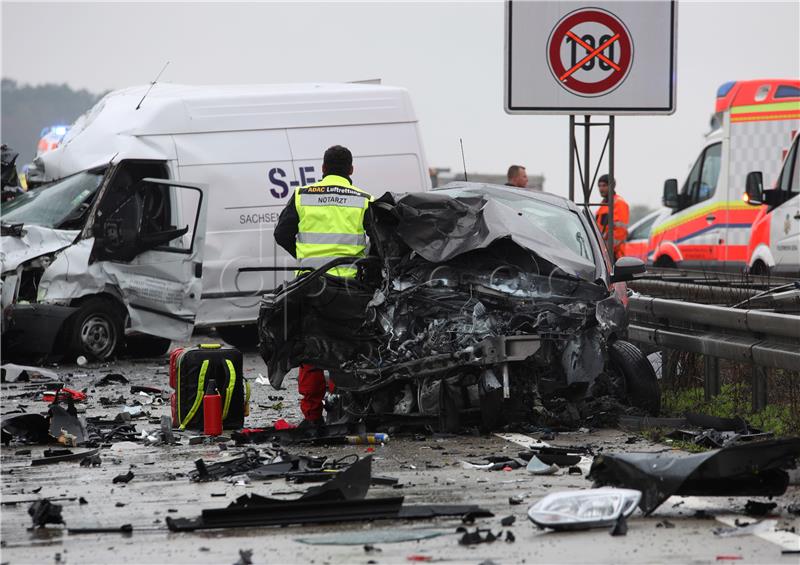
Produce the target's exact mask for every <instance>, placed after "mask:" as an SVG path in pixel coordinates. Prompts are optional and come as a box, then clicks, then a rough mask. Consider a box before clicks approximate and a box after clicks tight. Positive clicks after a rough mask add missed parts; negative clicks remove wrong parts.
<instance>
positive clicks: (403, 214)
mask: <svg viewBox="0 0 800 565" xmlns="http://www.w3.org/2000/svg"><path fill="white" fill-rule="evenodd" d="M377 202H379V203H380V202H384V203H387V204H390V205H393V206H394V212H395V214H396V216H397V218H398V219H399V224H398V226H397V232H396V233H397V235H398V236H399V237H400V238H401V239H402V240H403V242H404V243H406V245H408V246H409V247H410V248H411V249H413V250H414V251H416V252H417V253H418V254H419V255H420V256H422V257H423V258H425V259H426V260H428V261H430V262H432V263H442V262H445V261H448V260H450V259H452V258H454V257H456V256H458V255H461V254H463V253H466V252H468V251H473V250H476V249H483V248H486V247H489V245H491V244H492V243H493V242H495V241H497V240H499V239H503V238H508V239H511V240H512V241H513V242H514V243H516V244H517V245H519V246H521V247H523V248H525V249H527V250H529V251H532V252H533V253H534V254H535V255H537V256H538V257H539V258H541V259H544V260H545V261H547V262H548V263H551V264H552V265H554V266H555V267H557V268H558V269H560V270H561V271H563V272H564V273H565V274H566V275H568V276H572V277H577V278H581V279H584V280H589V281H591V280H594V279H596V278H597V275H598V270H599V268H598V266H597V264H596V262H595V258H594V257H595V254H596V253H598V252H599V250H597V249H594V248H593V246H592V244H591V241H592V238H591V237H589V234H588V233H587V232H586V229H587V226H586V225H584V223H583V222H582V221H581V219H580V211H579V209H578V207H577V206H575V205H574V204H572V203H571V202H568V201H567V200H565V199H563V198H560V197H558V196H555V195H550V194H536V193H532V192H525V191H521V190H518V189H508V188H505V187H501V186H497V185H491V184H484V183H469V182H457V183H450V184H448V185H447V186H445V187H442V188H441V189H438V190H434V191H432V192H429V193H411V194H404V195H400V194H394V193H387V194H385V195H384V196H382V197H381V198H380V199H379V200H378V201H377Z"/></svg>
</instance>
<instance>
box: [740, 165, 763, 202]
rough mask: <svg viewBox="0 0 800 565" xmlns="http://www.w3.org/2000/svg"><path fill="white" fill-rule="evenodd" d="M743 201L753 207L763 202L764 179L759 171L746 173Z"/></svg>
mask: <svg viewBox="0 0 800 565" xmlns="http://www.w3.org/2000/svg"><path fill="white" fill-rule="evenodd" d="M744 201H745V202H747V203H748V204H752V205H753V206H759V205H761V204H763V202H764V177H763V175H762V174H761V171H750V172H749V173H747V181H746V182H745V193H744Z"/></svg>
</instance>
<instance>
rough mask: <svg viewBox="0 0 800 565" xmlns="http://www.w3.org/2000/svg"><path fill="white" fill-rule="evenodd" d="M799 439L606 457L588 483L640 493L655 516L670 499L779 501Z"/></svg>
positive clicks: (643, 504)
mask: <svg viewBox="0 0 800 565" xmlns="http://www.w3.org/2000/svg"><path fill="white" fill-rule="evenodd" d="M798 453H800V439H781V440H768V441H762V442H755V443H744V444H737V445H732V446H730V447H725V448H722V449H715V450H711V451H707V452H704V453H696V454H691V455H685V456H679V455H675V454H671V453H663V452H661V453H617V454H612V453H603V454H601V455H598V456H597V457H595V459H594V461H593V462H592V467H591V470H590V473H589V475H588V476H587V478H588V479H590V480H593V481H594V484H595V486H616V487H624V488H635V489H638V490H640V491H641V492H642V497H641V501H640V502H639V507H640V508H641V509H642V511H643V512H644V513H645V515H647V514H650V513H652V512H653V511H654V510H655V509H656V508H658V507H659V506H660V505H661V503H663V502H664V501H665V500H667V499H668V498H669V497H670V496H672V495H674V494H677V495H683V496H693V495H698V496H778V495H781V494H783V493H784V492H785V491H786V487H787V485H788V482H789V477H788V474H787V473H786V471H785V469H787V468H793V467H794V466H795V461H796V459H797V454H798Z"/></svg>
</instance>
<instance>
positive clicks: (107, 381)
mask: <svg viewBox="0 0 800 565" xmlns="http://www.w3.org/2000/svg"><path fill="white" fill-rule="evenodd" d="M128 383H130V381H129V380H128V379H127V378H126V377H125V376H124V375H121V374H119V373H108V374H106V375H105V376H104V377H103V378H101V379H100V380H98V381H97V382H95V383H94V386H109V385H113V384H121V385H126V384H128Z"/></svg>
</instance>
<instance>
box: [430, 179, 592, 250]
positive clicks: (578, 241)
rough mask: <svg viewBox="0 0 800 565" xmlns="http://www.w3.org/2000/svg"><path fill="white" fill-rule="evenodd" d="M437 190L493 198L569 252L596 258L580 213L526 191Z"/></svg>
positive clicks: (449, 193) (451, 194) (452, 194)
mask: <svg viewBox="0 0 800 565" xmlns="http://www.w3.org/2000/svg"><path fill="white" fill-rule="evenodd" d="M436 192H440V193H444V194H447V195H449V196H453V197H459V196H479V197H490V198H491V199H492V200H494V201H496V202H500V203H501V204H505V205H506V206H509V207H511V208H513V209H515V210H517V212H518V213H519V214H520V215H521V216H523V217H524V218H526V219H528V220H530V221H531V223H532V224H534V225H535V226H536V227H537V228H539V229H540V230H542V231H545V232H547V233H548V234H550V235H551V236H553V237H554V238H555V239H557V240H558V241H560V242H561V243H563V244H564V245H565V246H566V247H567V248H568V249H569V250H570V251H572V252H573V253H575V254H576V255H579V256H581V257H583V258H584V259H588V260H589V261H594V255H593V253H592V249H591V246H590V244H589V234H588V233H587V232H586V228H585V227H584V225H583V223H582V222H581V220H580V218H579V217H578V215H577V214H575V213H574V212H572V211H571V210H569V209H567V208H561V207H559V206H554V205H552V204H548V203H547V202H544V201H542V200H538V199H535V198H529V197H527V196H525V195H523V194H519V195H517V194H514V193H513V192H505V191H500V190H492V191H491V192H488V191H474V190H468V189H467V190H465V189H445V190H437V191H436Z"/></svg>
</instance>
